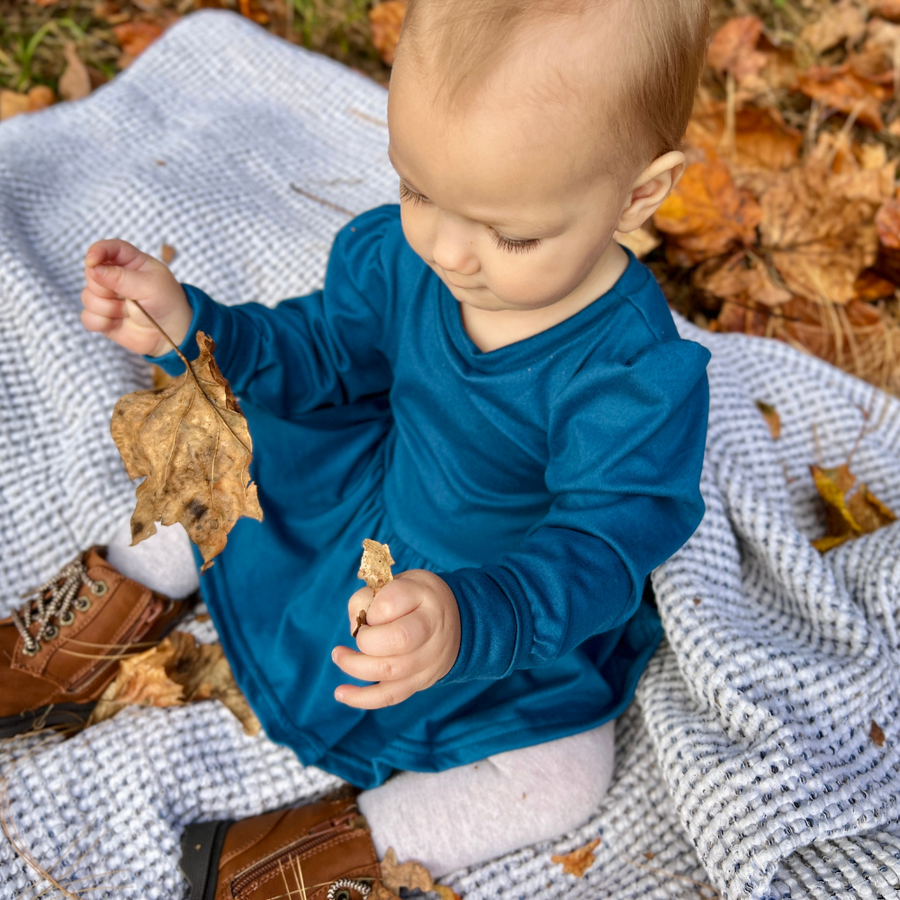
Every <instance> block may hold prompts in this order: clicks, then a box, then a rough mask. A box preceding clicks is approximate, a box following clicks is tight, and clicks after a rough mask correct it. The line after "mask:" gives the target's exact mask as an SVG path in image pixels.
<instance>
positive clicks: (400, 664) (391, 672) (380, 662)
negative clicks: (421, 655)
mask: <svg viewBox="0 0 900 900" xmlns="http://www.w3.org/2000/svg"><path fill="white" fill-rule="evenodd" d="M331 659H332V662H334V664H335V665H336V666H337V667H338V668H339V669H340V670H341V671H342V672H344V673H346V674H347V675H349V676H350V677H351V678H358V679H359V680H360V681H400V680H402V679H405V678H409V677H410V676H411V675H413V674H415V673H416V672H418V671H419V669H421V667H422V660H419V659H417V658H416V657H415V656H367V655H366V654H365V653H357V652H356V651H355V650H351V649H350V648H349V647H335V648H334V650H332V651H331Z"/></svg>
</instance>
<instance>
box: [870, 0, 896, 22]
mask: <svg viewBox="0 0 900 900" xmlns="http://www.w3.org/2000/svg"><path fill="white" fill-rule="evenodd" d="M869 12H870V13H872V15H873V16H882V17H883V18H885V19H890V21H892V22H900V0H869Z"/></svg>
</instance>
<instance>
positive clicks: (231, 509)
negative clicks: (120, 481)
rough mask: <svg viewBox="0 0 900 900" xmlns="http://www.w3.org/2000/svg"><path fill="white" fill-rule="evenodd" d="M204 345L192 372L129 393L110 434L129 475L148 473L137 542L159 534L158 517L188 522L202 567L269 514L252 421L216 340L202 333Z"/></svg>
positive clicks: (137, 515) (136, 520)
mask: <svg viewBox="0 0 900 900" xmlns="http://www.w3.org/2000/svg"><path fill="white" fill-rule="evenodd" d="M197 345H198V347H199V348H200V355H199V356H198V357H197V359H195V360H194V361H193V362H192V363H190V371H186V372H185V373H184V374H182V375H180V376H179V377H178V378H175V379H173V380H172V381H171V382H170V383H169V384H167V385H165V386H164V387H162V388H160V389H159V390H150V391H135V392H134V393H132V394H126V395H125V396H124V397H122V398H121V399H120V400H119V402H118V403H116V406H115V409H114V410H113V417H112V422H111V424H110V432H111V434H112V438H113V440H114V441H115V443H116V447H118V450H119V453H120V454H121V456H122V461H123V462H124V463H125V470H126V471H127V473H128V477H129V478H131V479H135V478H139V477H141V476H142V475H145V476H146V478H145V480H144V481H143V483H142V484H141V485H140V486H139V487H138V488H137V491H136V496H137V501H138V502H137V506H136V507H135V511H134V514H133V516H132V518H131V533H132V537H133V540H132V545H134V544H137V543H139V542H140V541H142V540H144V538H147V537H150V536H151V535H152V534H155V533H156V525H155V523H156V522H159V521H161V522H162V523H163V525H172V524H173V523H175V522H181V524H182V525H183V526H184V527H185V529H186V530H187V533H188V536H189V537H190V539H191V540H192V541H193V542H194V543H195V544H196V545H197V546H198V547H199V549H200V552H201V554H202V555H203V560H204V563H203V567H202V568H201V570H200V571H201V572H203V571H205V570H206V569H208V568H209V566H211V565H212V559H213V557H215V556H217V555H218V554H219V553H221V551H222V549H223V548H224V547H225V544H226V542H227V539H228V538H227V536H228V532H229V531H231V529H232V528H233V527H234V524H235V522H236V521H237V520H238V519H239V518H240V517H241V516H249V517H250V518H254V519H257V520H259V521H261V520H262V516H263V514H262V510H261V509H260V506H259V500H258V499H257V494H256V485H255V484H253V483H252V482H251V481H250V475H249V472H248V467H249V465H250V461H251V458H252V453H251V450H252V443H251V441H250V432H249V430H248V428H247V420H246V419H245V418H244V416H243V414H242V413H241V409H240V407H239V406H238V402H237V399H236V398H235V396H234V394H233V393H232V391H231V387H230V386H229V384H228V382H227V380H226V379H225V378H224V376H223V375H222V373H221V372H220V371H219V367H218V366H217V365H216V362H215V359H214V358H213V355H212V354H213V351H214V350H215V348H216V345H215V342H214V341H213V340H212V339H211V338H209V337H207V335H205V334H204V333H203V332H202V331H198V332H197Z"/></svg>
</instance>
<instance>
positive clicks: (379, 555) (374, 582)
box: [357, 538, 394, 596]
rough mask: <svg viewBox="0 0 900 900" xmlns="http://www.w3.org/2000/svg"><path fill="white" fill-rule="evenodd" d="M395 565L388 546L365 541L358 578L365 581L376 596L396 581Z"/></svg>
mask: <svg viewBox="0 0 900 900" xmlns="http://www.w3.org/2000/svg"><path fill="white" fill-rule="evenodd" d="M393 564H394V560H393V559H392V558H391V548H390V547H388V545H387V544H379V543H378V541H373V540H371V539H370V538H366V539H365V540H364V541H363V555H362V561H361V562H360V564H359V573H358V575H357V577H358V578H362V580H363V581H365V583H366V584H367V585H368V586H369V587H370V588H371V589H372V595H373V596H374V595H375V594H377V593H378V592H379V591H380V590H381V589H382V588H383V587H384V586H385V585H386V584H388V583H390V582H391V581H393V580H394V576H393V575H392V574H391V566H392V565H393Z"/></svg>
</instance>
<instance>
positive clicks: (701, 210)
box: [653, 153, 762, 266]
mask: <svg viewBox="0 0 900 900" xmlns="http://www.w3.org/2000/svg"><path fill="white" fill-rule="evenodd" d="M707 156H708V161H707V162H705V163H703V162H697V163H692V164H691V165H689V166H688V167H687V169H685V172H684V176H683V177H682V179H681V181H680V182H679V183H678V184H677V185H676V186H675V188H674V190H673V191H672V192H671V193H670V194H669V196H668V197H666V199H665V200H664V201H663V203H662V205H661V206H660V207H659V209H658V210H657V211H656V213H655V215H654V216H653V223H654V224H655V225H656V227H657V228H658V229H659V230H660V231H664V232H666V233H667V234H670V235H672V236H673V238H674V239H673V240H670V241H669V242H668V243H667V246H666V252H667V254H668V256H669V258H670V260H671V261H673V262H676V263H678V264H679V265H682V266H691V265H694V264H695V263H697V262H700V261H702V260H704V259H710V258H711V257H713V256H719V255H720V254H722V253H725V252H727V251H728V250H729V249H730V248H731V247H732V246H734V245H735V244H739V243H741V244H752V243H753V241H754V240H755V238H756V227H757V226H758V225H759V223H760V222H761V221H762V210H761V209H760V207H759V204H758V203H757V202H756V201H755V200H754V199H753V197H752V196H751V195H750V194H749V193H748V192H747V191H742V190H740V189H738V187H737V186H736V185H735V183H734V180H733V179H732V177H731V174H730V173H729V171H728V167H727V166H726V165H725V164H724V163H723V162H722V161H721V160H720V159H718V157H716V155H715V154H714V153H708V154H707Z"/></svg>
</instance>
